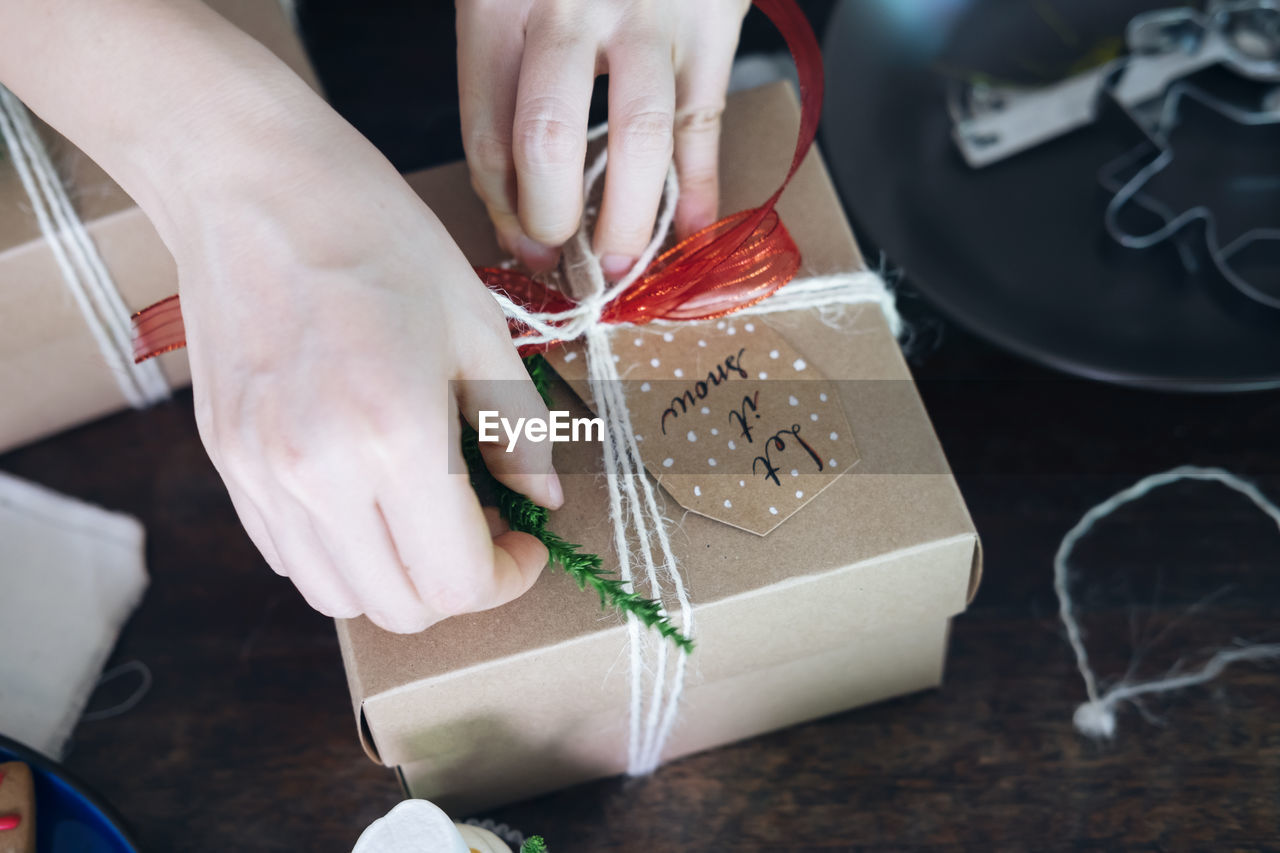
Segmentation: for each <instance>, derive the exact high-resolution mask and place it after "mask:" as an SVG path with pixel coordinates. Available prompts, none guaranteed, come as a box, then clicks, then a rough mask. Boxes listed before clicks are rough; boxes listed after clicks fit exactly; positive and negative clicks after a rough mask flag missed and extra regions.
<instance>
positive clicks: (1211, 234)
mask: <svg viewBox="0 0 1280 853" xmlns="http://www.w3.org/2000/svg"><path fill="white" fill-rule="evenodd" d="M1188 100H1193V101H1195V102H1197V103H1199V104H1200V105H1202V106H1204V107H1207V108H1209V109H1210V110H1212V111H1213V112H1215V113H1217V114H1219V115H1220V116H1222V117H1223V118H1226V119H1228V120H1230V121H1232V122H1235V123H1236V124H1239V125H1242V126H1245V127H1263V126H1277V127H1280V87H1276V88H1274V89H1272V90H1271V92H1270V93H1269V95H1268V96H1266V97H1265V98H1264V99H1263V104H1262V106H1261V107H1259V108H1257V109H1248V108H1243V107H1240V106H1237V105H1236V104H1233V103H1229V102H1228V101H1225V100H1223V99H1222V98H1219V97H1216V96H1214V95H1210V94H1209V93H1208V92H1205V91H1204V90H1202V89H1199V88H1197V87H1195V86H1193V85H1191V84H1189V83H1175V84H1174V85H1173V86H1171V87H1169V91H1168V93H1167V94H1166V95H1165V98H1164V100H1163V102H1162V104H1161V107H1160V110H1159V113H1158V116H1157V118H1156V122H1155V127H1154V128H1152V129H1151V134H1150V142H1147V143H1143V144H1141V145H1139V146H1138V147H1137V148H1135V149H1133V150H1132V151H1130V152H1129V153H1127V154H1125V155H1124V156H1122V157H1120V158H1118V159H1117V160H1114V161H1112V162H1111V163H1109V164H1108V165H1107V166H1105V167H1103V169H1102V171H1101V172H1100V173H1099V181H1100V182H1101V183H1102V185H1103V186H1104V187H1106V188H1107V189H1108V190H1109V191H1111V192H1113V193H1114V195H1113V196H1112V198H1111V200H1110V202H1108V204H1107V208H1106V213H1105V215H1104V224H1105V226H1106V230H1107V233H1108V234H1109V235H1110V236H1111V238H1112V239H1114V240H1115V241H1116V242H1117V243H1119V244H1120V245H1121V246H1124V247H1126V248H1130V249H1149V248H1152V247H1153V246H1157V245H1159V244H1161V243H1164V242H1166V241H1171V240H1174V239H1175V238H1176V237H1177V236H1178V235H1180V234H1181V233H1182V232H1183V231H1184V230H1185V229H1187V228H1188V227H1189V226H1191V225H1192V224H1194V223H1197V222H1201V223H1203V225H1204V242H1205V244H1206V247H1207V249H1208V255H1209V258H1210V259H1211V260H1212V262H1213V264H1214V266H1215V267H1216V268H1217V270H1218V272H1219V273H1220V274H1221V275H1222V277H1223V278H1224V279H1225V280H1226V281H1227V282H1228V283H1229V284H1230V285H1231V286H1232V287H1234V288H1235V289H1236V290H1237V291H1239V292H1240V293H1242V294H1244V295H1245V296H1247V297H1248V298H1250V299H1252V300H1254V301H1255V302H1258V303H1260V304H1262V305H1265V306H1268V307H1270V308H1280V289H1277V290H1275V291H1274V292H1272V291H1268V290H1266V289H1263V288H1261V287H1259V286H1258V285H1257V284H1255V283H1254V282H1253V281H1251V280H1250V279H1249V278H1248V277H1246V276H1244V275H1242V274H1241V273H1240V272H1239V271H1238V270H1237V269H1236V268H1235V267H1234V266H1233V264H1232V259H1233V258H1235V257H1236V256H1238V255H1239V254H1240V253H1241V252H1243V251H1244V250H1245V249H1246V248H1248V247H1250V246H1254V245H1257V244H1260V243H1268V242H1274V243H1276V244H1280V227H1277V226H1280V215H1277V219H1276V223H1277V225H1276V226H1273V225H1261V226H1255V227H1251V228H1249V229H1247V230H1245V231H1244V232H1243V233H1240V234H1239V235H1237V236H1235V237H1234V238H1233V239H1231V240H1229V241H1228V242H1227V243H1226V244H1225V245H1223V244H1222V242H1221V239H1220V234H1219V227H1218V217H1217V216H1216V215H1215V213H1214V211H1213V209H1212V208H1210V207H1209V206H1207V205H1205V204H1197V205H1194V206H1192V207H1189V208H1187V209H1186V210H1182V211H1174V210H1172V209H1171V208H1170V207H1168V206H1167V205H1165V204H1164V203H1162V202H1161V201H1160V200H1159V199H1158V198H1156V197H1154V196H1152V195H1150V194H1147V193H1144V189H1145V188H1146V187H1147V185H1148V184H1149V183H1150V182H1151V181H1152V179H1153V178H1155V177H1156V176H1157V175H1159V174H1160V173H1161V172H1163V171H1165V170H1166V169H1167V168H1168V167H1169V166H1170V165H1171V164H1172V163H1173V162H1174V161H1175V152H1176V146H1175V145H1174V144H1173V141H1172V137H1173V134H1174V132H1175V131H1176V129H1177V127H1178V123H1179V117H1180V114H1181V107H1182V105H1183V102H1184V101H1188ZM1153 150H1154V152H1155V156H1154V158H1152V159H1150V160H1149V161H1147V162H1146V163H1145V164H1144V165H1142V166H1141V168H1139V169H1138V171H1137V172H1136V173H1135V174H1133V175H1132V177H1130V178H1129V179H1128V180H1126V181H1121V180H1120V178H1119V177H1118V176H1119V175H1120V174H1122V173H1124V172H1127V171H1129V170H1131V169H1132V168H1133V167H1134V166H1135V165H1136V164H1137V163H1140V162H1142V161H1143V160H1144V159H1146V158H1149V157H1151V155H1152V153H1153ZM1274 180H1276V181H1278V182H1280V155H1278V156H1277V162H1276V172H1275V175H1274ZM1130 204H1133V205H1137V206H1139V207H1142V208H1143V209H1145V210H1147V211H1149V212H1150V213H1152V214H1155V215H1156V216H1157V217H1158V218H1159V219H1160V220H1162V221H1163V225H1161V226H1160V227H1159V228H1156V229H1155V230H1153V231H1150V232H1148V233H1145V234H1135V233H1132V232H1130V231H1128V230H1127V229H1126V228H1125V227H1124V226H1123V225H1122V224H1121V222H1120V218H1121V213H1122V211H1123V210H1124V209H1125V207H1126V206H1128V205H1130ZM1276 209H1277V212H1278V214H1280V205H1278V206H1277V208H1276ZM1177 248H1178V251H1179V253H1180V255H1181V256H1182V260H1183V264H1184V266H1186V267H1187V268H1188V269H1194V267H1195V261H1194V256H1193V255H1192V254H1191V253H1190V250H1189V248H1188V247H1187V246H1186V245H1185V244H1182V243H1179V244H1177ZM1276 280H1280V274H1278V275H1277V276H1276Z"/></svg>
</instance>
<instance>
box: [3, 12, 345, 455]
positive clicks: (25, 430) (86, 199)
mask: <svg viewBox="0 0 1280 853" xmlns="http://www.w3.org/2000/svg"><path fill="white" fill-rule="evenodd" d="M208 5H209V6H211V7H212V8H213V9H214V10H215V11H217V12H218V13H220V14H221V15H222V16H223V17H225V18H227V19H228V20H229V21H231V23H233V24H235V25H236V26H238V27H240V28H241V29H243V30H244V31H245V32H247V33H249V34H250V35H251V36H253V37H254V38H256V39H257V40H258V41H259V42H261V43H262V44H263V45H265V46H266V47H267V48H269V49H270V50H271V51H273V52H274V53H275V54H276V55H278V56H279V57H280V58H281V59H282V60H284V61H285V63H286V64H288V65H289V67H291V68H292V69H293V70H294V72H296V73H297V74H298V75H299V76H300V77H302V78H303V79H304V80H305V81H307V83H308V84H310V85H311V86H312V88H314V89H316V90H317V91H319V89H320V86H319V83H318V81H317V80H316V77H315V74H314V72H313V70H312V68H311V66H310V64H309V62H308V60H307V57H306V53H305V51H304V50H303V47H302V43H301V42H300V41H299V39H298V36H297V34H296V33H295V32H294V29H293V23H292V21H290V19H289V17H288V16H287V15H286V14H285V11H284V10H283V8H282V7H281V5H280V4H279V3H278V2H276V0H208ZM36 126H37V131H38V132H39V133H40V135H41V137H42V138H43V139H44V141H45V144H46V148H47V149H48V151H49V155H50V159H51V160H52V162H53V164H54V166H55V168H56V169H57V170H58V173H59V175H60V176H61V177H62V179H63V185H64V186H65V187H66V190H67V194H68V196H69V197H70V199H71V202H72V204H73V205H75V208H76V211H77V213H78V214H79V216H80V218H81V220H82V221H83V222H84V223H85V227H86V229H87V230H88V232H89V235H90V236H91V238H92V239H93V241H94V243H95V245H96V246H97V247H98V251H99V252H100V253H101V255H102V257H103V260H104V261H105V263H106V265H107V268H108V270H110V272H111V274H112V277H113V278H114V280H115V283H116V286H117V287H118V288H119V289H120V292H121V296H122V297H123V299H124V301H125V304H126V305H127V306H128V307H129V308H130V309H131V310H138V309H141V308H144V307H146V306H147V305H149V304H151V303H153V302H155V301H157V300H160V299H163V298H164V297H166V296H168V295H170V294H172V293H174V292H175V291H176V290H177V285H178V274H177V269H176V267H175V265H174V263H173V259H172V258H171V257H170V255H169V252H168V250H167V249H166V248H165V246H164V244H163V243H162V242H161V241H160V237H159V235H157V234H156V232H155V229H154V228H153V227H152V225H151V223H150V221H149V220H148V219H147V217H146V215H145V214H143V212H142V211H141V210H140V209H139V208H138V207H137V206H136V205H135V204H134V202H133V200H132V199H131V198H129V196H128V195H127V194H126V193H125V192H124V190H122V189H121V188H120V187H119V186H117V185H116V184H115V182H113V181H112V180H111V179H110V178H109V177H108V176H107V174H106V173H105V172H103V171H102V169H101V168H99V166H98V165H97V164H96V163H94V162H93V161H92V160H90V159H89V158H88V157H87V156H85V154H83V153H82V152H81V151H79V150H78V149H77V148H75V146H73V145H72V144H71V143H70V142H68V141H67V140H66V139H63V138H62V137H61V136H59V135H58V134H57V133H56V132H54V131H53V130H52V129H50V128H49V127H48V126H47V125H44V124H43V123H41V122H40V121H39V120H38V119H37V120H36ZM0 283H2V284H3V285H4V286H3V287H0V399H3V400H5V401H6V405H5V406H3V407H0V451H3V450H6V449H8V448H11V447H15V446H18V445H21V444H23V443H25V442H27V441H31V440H34V439H36V438H40V437H42V436H44V435H48V434H50V433H53V432H57V431H59V430H62V429H66V428H68V427H71V426H75V425H77V424H80V423H84V422H87V421H90V420H93V419H94V418H97V417H101V416H103V415H106V414H109V413H111V412H114V411H118V410H119V409H122V408H125V407H126V406H127V405H128V403H127V401H126V399H125V397H124V395H123V393H122V392H121V390H120V388H119V386H118V384H117V382H116V379H115V377H114V376H113V375H112V373H111V371H110V369H109V368H108V367H107V364H106V362H105V361H104V359H103V357H102V355H101V353H100V352H99V350H98V347H97V345H96V344H95V342H94V340H93V336H92V334H91V333H90V331H89V328H88V326H87V325H86V323H85V320H84V318H83V317H82V316H81V314H80V310H79V309H78V308H77V306H76V303H75V299H74V297H73V296H72V295H71V293H70V292H68V290H67V287H66V285H65V283H64V282H63V279H62V274H61V272H60V271H59V268H58V265H57V262H56V260H55V258H54V255H53V252H52V251H51V250H50V248H49V246H48V244H47V243H46V242H45V241H44V239H43V238H42V237H41V235H40V228H39V224H38V222H37V220H36V216H35V213H34V211H33V210H32V207H31V203H30V201H29V199H28V198H27V195H26V192H25V191H24V190H23V188H22V184H21V182H20V180H19V178H18V175H17V172H16V171H15V170H14V168H13V164H12V163H10V162H8V157H7V155H6V154H5V152H4V151H3V146H0ZM160 366H161V370H162V371H163V372H164V374H165V376H166V378H167V379H168V380H169V384H170V385H171V386H173V387H180V386H182V385H185V384H186V383H187V382H189V381H190V374H189V372H188V369H187V361H186V356H185V355H184V354H182V353H172V354H169V355H165V356H162V357H161V359H160Z"/></svg>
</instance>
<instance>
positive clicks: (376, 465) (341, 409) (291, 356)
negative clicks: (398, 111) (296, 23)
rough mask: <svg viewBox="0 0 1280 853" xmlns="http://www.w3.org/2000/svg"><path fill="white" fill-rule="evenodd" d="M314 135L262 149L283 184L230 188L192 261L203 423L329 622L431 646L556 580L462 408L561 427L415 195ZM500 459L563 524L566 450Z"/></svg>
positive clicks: (254, 533)
mask: <svg viewBox="0 0 1280 853" xmlns="http://www.w3.org/2000/svg"><path fill="white" fill-rule="evenodd" d="M287 109H288V103H287V101H286V102H285V103H284V104H283V105H282V110H283V111H285V112H287ZM307 136H309V137H312V138H314V139H317V140H324V144H323V145H312V144H308V143H305V142H302V141H300V139H293V138H290V136H289V135H288V133H285V134H284V135H282V136H281V137H280V138H278V139H271V138H267V139H263V140H260V144H265V145H267V146H273V145H275V146H279V147H278V150H275V151H273V152H272V157H271V161H272V162H274V163H277V164H288V165H278V166H276V167H275V168H276V170H277V173H276V174H275V175H274V176H273V181H272V182H271V183H270V184H266V183H261V184H260V183H257V182H252V181H250V182H244V181H242V178H244V177H245V176H247V175H252V174H253V172H252V170H247V171H246V170H242V169H232V170H229V171H228V172H227V173H226V174H225V175H224V177H223V179H222V180H221V181H220V182H219V183H220V186H219V187H217V188H214V187H210V188H207V190H206V192H204V193H202V194H201V199H202V201H201V204H200V209H199V215H198V216H196V217H194V218H193V219H192V220H190V221H187V222H186V223H185V226H184V227H183V228H182V237H180V238H179V239H178V240H177V241H176V245H175V247H174V248H175V251H176V256H177V259H178V263H179V270H180V278H181V290H182V300H183V302H182V304H183V314H184V316H185V319H186V327H187V335H188V350H189V353H190V360H191V370H192V384H193V386H194V388H195V398H196V417H197V423H198V424H199V428H200V435H201V438H202V439H203V440H204V443H205V447H206V448H207V449H208V451H209V455H210V458H211V459H212V460H213V462H214V465H215V466H216V467H217V469H218V471H219V473H220V474H221V475H222V478H223V480H224V481H225V483H226V485H227V489H228V491H229V492H230V494H231V498H232V501H233V502H234V503H235V507H236V510H237V512H238V513H239V515H240V518H241V520H242V521H243V522H244V526H245V529H246V530H247V531H248V532H249V535H250V536H251V537H252V539H253V541H254V542H255V543H256V544H257V546H258V547H259V549H261V551H262V553H263V555H264V556H265V557H266V560H267V562H268V563H270V564H271V566H272V568H274V569H275V570H276V571H277V572H279V573H280V574H282V575H287V576H288V577H289V578H290V579H292V581H293V582H294V584H295V585H296V586H297V587H298V589H299V590H300V591H301V592H302V594H303V595H304V596H305V597H306V599H307V601H308V602H309V603H310V604H311V605H312V606H313V607H314V608H316V609H317V610H319V611H321V612H322V613H326V614H328V615H330V616H337V617H351V616H356V615H358V614H360V613H365V614H368V616H369V617H370V618H371V619H372V620H373V621H374V622H376V623H377V624H379V625H381V626H383V627H384V628H387V629H389V630H393V631H400V632H413V631H419V630H422V629H423V628H425V627H427V626H428V625H430V624H432V623H433V622H436V621H438V620H440V619H442V618H444V617H446V616H451V615H454V614H458V613H465V612H471V611H475V610H482V609H486V608H489V607H494V606H497V605H499V604H502V603H504V602H507V601H509V600H511V599H513V598H515V597H516V596H518V595H520V594H521V593H523V592H524V591H525V590H527V589H528V588H529V586H530V585H531V584H532V583H533V581H534V580H535V579H536V577H537V575H538V573H539V571H540V570H541V568H542V566H543V564H544V563H545V562H546V550H545V549H544V548H543V546H542V545H541V543H539V542H538V541H537V540H536V539H535V538H534V537H532V536H529V535H527V534H522V533H514V532H507V533H504V534H500V535H498V536H496V537H494V538H491V536H490V534H489V531H488V528H487V526H486V522H485V518H484V516H483V515H482V513H481V509H480V505H479V503H478V502H477V499H476V496H475V494H474V493H473V492H472V490H471V487H470V485H469V481H468V478H467V476H466V474H465V471H466V468H465V465H464V464H463V462H462V459H461V456H460V452H459V447H458V442H457V429H456V428H455V429H452V430H451V429H450V425H451V423H455V424H456V419H457V417H458V411H459V408H461V409H462V411H463V412H465V413H469V415H470V416H471V417H474V416H475V413H476V411H477V410H479V409H496V410H498V411H500V412H502V413H503V415H504V416H511V417H513V418H514V417H521V416H523V417H541V418H545V417H546V416H547V412H546V408H545V406H544V405H543V403H542V401H541V399H540V398H539V397H538V395H537V392H536V391H535V390H534V388H533V386H532V384H531V383H530V381H529V379H528V376H527V374H526V372H525V370H524V367H523V365H522V364H521V362H520V359H519V358H518V356H517V355H516V352H515V349H514V348H513V347H512V345H511V341H510V337H509V335H508V333H507V329H506V324H505V321H504V320H503V317H502V315H501V312H500V311H499V310H498V308H497V306H496V304H495V303H494V301H493V299H492V298H491V297H490V296H489V294H488V293H487V292H486V291H485V290H484V288H483V286H482V285H481V283H480V282H479V280H478V279H477V278H476V275H475V273H474V272H473V271H472V269H471V267H470V265H469V264H468V263H467V261H466V259H465V258H464V257H463V256H462V253H461V252H460V251H459V250H458V248H457V247H456V246H455V245H454V244H453V242H452V241H451V240H450V239H449V236H448V234H447V233H445V231H444V229H443V227H442V226H441V225H440V223H439V222H438V221H437V220H436V218H435V217H434V216H433V215H432V214H431V212H430V211H429V210H428V209H427V208H426V206H425V205H424V204H423V203H422V202H421V201H420V200H419V199H418V198H417V197H416V196H415V195H414V194H413V193H412V191H410V190H409V189H408V187H407V186H406V185H405V183H404V181H403V179H402V178H401V177H400V176H399V175H398V174H396V173H395V171H394V170H392V168H391V166H390V165H389V164H387V163H386V161H385V160H383V159H382V157H381V156H380V155H378V154H377V152H376V151H373V150H372V148H371V146H369V145H368V143H367V142H365V140H363V139H362V138H360V137H359V136H358V135H357V134H355V133H354V132H352V131H350V129H349V128H346V127H345V125H343V123H342V122H341V121H339V120H337V119H336V117H335V118H334V119H333V126H331V127H321V128H314V127H308V129H307ZM254 156H255V159H256V157H257V156H258V155H256V154H255V155H254ZM281 182H283V185H281ZM268 187H269V189H268ZM450 380H454V381H452V382H451V381H450ZM483 447H485V448H486V449H487V450H488V449H492V453H491V454H489V455H488V456H487V459H486V461H487V462H488V463H489V466H490V468H491V470H493V471H494V473H495V474H497V475H498V476H499V478H500V479H502V480H503V481H504V482H505V483H506V484H507V485H509V486H511V487H512V488H515V489H517V490H519V491H521V492H524V493H525V494H528V495H530V496H531V497H533V498H534V499H535V500H537V501H538V502H539V503H541V504H543V505H546V506H553V507H554V506H558V505H559V504H560V502H561V500H562V496H561V492H560V486H559V481H558V480H557V479H556V476H555V474H554V473H553V470H552V465H551V454H550V445H549V444H545V443H544V444H530V443H525V444H523V445H517V447H516V451H515V452H513V453H510V454H508V453H505V452H503V448H501V447H498V446H495V445H484V446H483Z"/></svg>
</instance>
